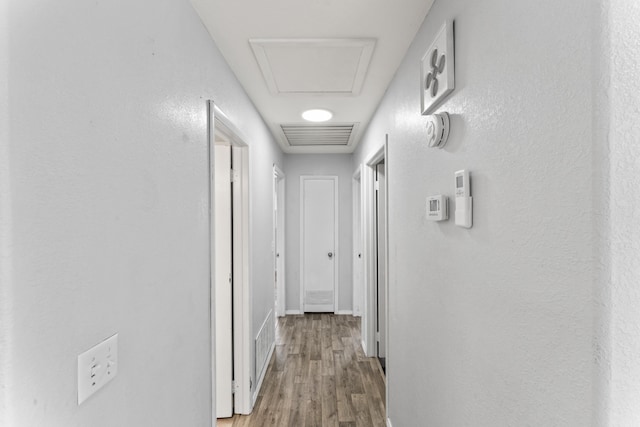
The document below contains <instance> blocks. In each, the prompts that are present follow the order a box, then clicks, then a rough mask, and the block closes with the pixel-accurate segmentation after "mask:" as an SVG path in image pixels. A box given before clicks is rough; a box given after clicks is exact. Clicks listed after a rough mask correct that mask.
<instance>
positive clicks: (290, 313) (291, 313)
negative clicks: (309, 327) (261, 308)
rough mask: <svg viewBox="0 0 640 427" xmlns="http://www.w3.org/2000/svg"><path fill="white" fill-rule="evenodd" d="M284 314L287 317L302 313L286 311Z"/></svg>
mask: <svg viewBox="0 0 640 427" xmlns="http://www.w3.org/2000/svg"><path fill="white" fill-rule="evenodd" d="M284 314H286V315H287V316H289V315H292V316H293V315H296V314H302V312H301V311H300V310H286V311H285V312H284Z"/></svg>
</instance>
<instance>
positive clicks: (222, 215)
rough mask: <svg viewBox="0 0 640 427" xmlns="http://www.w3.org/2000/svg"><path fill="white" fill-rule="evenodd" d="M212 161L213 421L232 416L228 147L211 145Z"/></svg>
mask: <svg viewBox="0 0 640 427" xmlns="http://www.w3.org/2000/svg"><path fill="white" fill-rule="evenodd" d="M214 158H215V162H214V173H215V175H214V176H215V193H214V194H215V200H214V203H215V205H214V230H213V238H214V242H215V246H214V248H215V258H214V259H215V262H214V268H215V276H214V278H215V306H216V314H215V316H216V337H215V342H216V351H215V358H216V361H215V366H216V372H215V373H216V390H215V392H216V393H215V395H216V417H217V418H228V417H231V416H232V415H233V393H232V380H233V342H232V337H233V323H232V304H233V302H232V285H233V283H232V275H231V272H232V268H233V265H232V258H231V254H232V244H231V239H232V234H231V230H232V227H231V224H232V220H231V215H232V214H231V211H232V209H231V203H232V200H231V147H230V146H228V145H215V146H214Z"/></svg>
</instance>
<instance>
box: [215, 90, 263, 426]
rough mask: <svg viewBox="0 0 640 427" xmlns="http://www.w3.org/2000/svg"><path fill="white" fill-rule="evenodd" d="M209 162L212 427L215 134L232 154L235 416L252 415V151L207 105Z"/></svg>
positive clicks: (217, 111) (217, 109) (222, 115)
mask: <svg viewBox="0 0 640 427" xmlns="http://www.w3.org/2000/svg"><path fill="white" fill-rule="evenodd" d="M207 111H208V114H207V126H208V138H207V139H208V141H207V150H208V159H209V165H208V167H209V253H210V254H209V292H210V312H209V321H210V336H211V363H210V369H211V395H212V399H213V402H212V423H213V424H212V425H213V426H215V424H216V410H215V384H216V381H215V354H216V353H215V333H214V331H215V288H214V287H213V286H214V281H213V277H214V272H215V247H214V246H215V245H214V244H215V240H214V239H215V234H214V227H213V220H214V211H215V209H214V207H215V206H214V204H213V201H214V200H215V198H214V194H213V191H214V189H215V181H214V180H215V177H214V174H213V170H212V165H213V164H214V160H215V159H214V157H213V156H214V150H213V146H214V144H215V139H216V133H217V134H221V135H224V136H225V137H226V138H227V139H228V140H229V142H230V144H231V147H232V153H233V165H232V167H233V171H234V174H233V183H234V186H233V212H234V213H233V215H234V222H233V325H234V326H233V346H234V352H233V353H234V355H233V363H234V368H233V374H234V382H235V386H236V388H235V394H234V412H235V413H239V414H249V413H251V410H252V407H251V393H250V391H251V389H250V381H251V363H250V354H249V352H250V349H251V334H250V325H251V298H250V293H251V288H250V277H249V247H250V246H249V245H250V241H249V148H248V146H247V144H246V143H245V139H244V138H243V137H242V134H241V133H240V131H239V130H238V129H237V128H236V127H235V126H234V125H233V123H231V121H230V120H229V119H228V118H227V117H226V116H225V115H224V113H223V112H222V111H221V110H220V109H219V108H218V106H217V105H215V104H214V102H213V101H211V100H210V101H207Z"/></svg>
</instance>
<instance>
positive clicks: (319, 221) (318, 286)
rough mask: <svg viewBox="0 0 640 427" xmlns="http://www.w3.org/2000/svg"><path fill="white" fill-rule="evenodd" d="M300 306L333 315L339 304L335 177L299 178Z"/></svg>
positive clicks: (336, 178)
mask: <svg viewBox="0 0 640 427" xmlns="http://www.w3.org/2000/svg"><path fill="white" fill-rule="evenodd" d="M300 248H301V256H300V264H301V265H300V287H301V289H300V306H301V307H302V308H303V311H304V312H316V313H322V312H324V313H335V312H336V310H337V308H338V304H337V296H338V289H337V286H338V257H337V250H338V177H337V176H304V175H303V176H301V177H300Z"/></svg>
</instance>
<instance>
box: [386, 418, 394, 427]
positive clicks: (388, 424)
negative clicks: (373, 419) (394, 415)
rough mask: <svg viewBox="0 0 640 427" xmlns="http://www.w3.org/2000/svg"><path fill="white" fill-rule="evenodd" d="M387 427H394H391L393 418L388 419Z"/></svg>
mask: <svg viewBox="0 0 640 427" xmlns="http://www.w3.org/2000/svg"><path fill="white" fill-rule="evenodd" d="M387 427H393V426H392V425H391V418H387Z"/></svg>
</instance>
